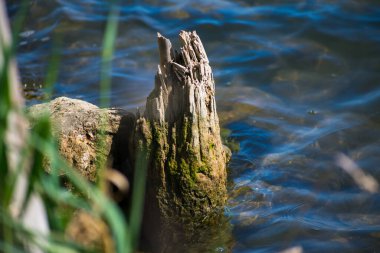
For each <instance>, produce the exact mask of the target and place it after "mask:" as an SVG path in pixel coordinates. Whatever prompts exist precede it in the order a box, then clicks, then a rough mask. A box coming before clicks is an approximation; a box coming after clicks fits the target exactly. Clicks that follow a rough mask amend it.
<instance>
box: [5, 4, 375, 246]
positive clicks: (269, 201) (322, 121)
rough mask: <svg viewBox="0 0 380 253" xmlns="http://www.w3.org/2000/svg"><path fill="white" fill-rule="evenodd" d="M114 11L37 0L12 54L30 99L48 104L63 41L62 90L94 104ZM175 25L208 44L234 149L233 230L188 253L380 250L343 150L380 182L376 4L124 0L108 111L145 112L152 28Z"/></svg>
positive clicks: (370, 198)
mask: <svg viewBox="0 0 380 253" xmlns="http://www.w3.org/2000/svg"><path fill="white" fill-rule="evenodd" d="M11 2H12V1H11ZM11 2H10V3H9V4H8V6H9V12H10V13H11V14H12V15H13V14H14V13H15V11H16V10H17V8H16V7H17V4H14V3H11ZM107 12H108V5H107V4H106V3H105V1H100V0H91V1H84V0H75V1H62V0H56V1H42V0H35V1H31V3H30V7H29V14H28V17H27V20H26V22H25V25H24V27H23V30H22V33H21V34H20V41H19V46H18V61H19V66H20V72H21V76H22V81H23V84H24V85H25V92H26V94H27V95H28V98H29V99H28V104H34V103H37V102H39V101H40V99H41V97H43V93H44V87H45V86H44V85H45V84H44V78H45V72H46V68H47V67H48V65H49V64H48V62H49V55H50V54H51V49H52V48H53V46H54V45H56V43H55V41H56V38H60V39H61V42H60V48H61V49H60V51H59V52H60V56H61V65H60V74H59V78H58V81H57V84H56V85H55V89H54V96H55V97H57V96H69V97H72V98H80V99H84V100H86V101H89V102H92V103H95V104H97V103H99V100H100V98H99V92H98V83H99V66H100V50H101V42H102V33H103V31H104V27H105V19H106V16H107ZM180 30H196V31H197V32H198V34H199V35H200V37H201V39H202V40H203V43H204V45H205V48H206V50H207V53H208V56H209V59H210V61H211V65H212V67H213V71H214V76H215V80H216V90H217V104H218V110H219V115H220V119H221V122H222V124H223V126H224V127H225V128H228V129H229V130H230V131H231V137H230V138H231V139H233V140H234V141H235V142H237V143H238V144H239V145H240V149H239V151H236V152H235V153H234V155H233V158H232V161H231V163H230V166H229V175H230V185H229V192H230V200H229V203H228V205H227V207H226V216H227V217H228V218H229V224H230V225H229V226H228V227H229V228H228V229H222V230H221V231H222V232H220V233H224V234H222V235H220V236H216V237H215V238H214V237H213V238H209V239H208V240H206V245H205V243H204V242H197V240H195V241H194V242H193V244H192V245H191V247H192V250H193V252H205V251H210V252H226V251H228V250H232V251H233V252H239V253H243V252H244V253H245V252H279V251H282V250H286V249H292V250H293V252H302V251H303V252H322V251H323V252H336V251H338V250H340V251H341V252H379V251H380V211H379V210H380V195H379V193H370V192H368V191H366V190H363V189H362V188H361V187H360V185H359V184H357V183H356V181H355V180H354V179H353V178H352V177H351V176H350V174H349V173H347V172H346V171H345V170H343V169H342V168H340V167H339V166H337V163H336V156H337V154H338V153H340V152H343V153H344V154H346V155H347V156H348V157H350V158H351V159H353V160H354V161H355V162H356V163H357V165H358V166H360V168H361V169H362V170H363V171H364V172H365V173H366V175H367V176H368V175H370V176H372V177H373V178H374V179H376V180H380V168H379V164H380V155H379V154H380V3H379V2H378V1H370V0H355V1H354V0H340V1H339V0H338V1H330V0H314V1H312V0H310V1H279V0H278V1H276V0H270V1H269V0H266V1H262V0H260V1H248V0H246V1H244V0H240V1H233V0H220V1H210V0H197V1H194V0H192V1H190V0H188V1H172V0H171V1H170V0H167V1H154V0H150V1H135V3H125V4H123V5H122V8H121V18H120V27H119V33H118V39H117V45H116V55H115V59H114V61H113V63H114V65H113V66H114V68H113V72H112V77H113V82H112V90H111V92H110V94H108V95H107V96H109V97H111V101H112V105H113V106H117V107H122V108H125V109H128V110H134V109H135V108H136V107H139V106H142V105H143V104H144V101H145V98H146V96H147V95H148V93H149V91H150V90H151V89H152V87H153V77H154V74H155V71H156V65H157V63H158V53H157V48H156V40H155V36H156V32H160V33H162V34H164V35H165V36H166V37H168V38H171V39H175V38H176V37H177V34H178V32H179V31H180ZM176 43H177V42H176ZM177 46H178V44H177ZM40 86H41V87H42V89H41V88H39V87H40ZM213 229H215V228H213ZM214 234H215V233H214ZM204 236H205V237H207V233H206V235H204ZM221 238H222V239H221ZM225 238H228V239H225ZM173 243H174V242H173ZM177 244H178V245H177V246H176V249H177V250H178V251H183V249H181V247H184V246H183V245H182V244H181V242H178V243H177ZM181 245H182V246H181ZM187 246H189V245H187ZM187 246H186V247H187Z"/></svg>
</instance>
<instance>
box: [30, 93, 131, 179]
mask: <svg viewBox="0 0 380 253" xmlns="http://www.w3.org/2000/svg"><path fill="white" fill-rule="evenodd" d="M29 113H30V115H31V117H32V118H37V117H39V116H41V115H43V114H44V113H48V114H49V115H50V118H51V120H52V124H53V134H54V135H55V136H56V138H57V139H58V146H59V151H60V153H61V155H62V156H63V157H64V158H65V159H66V160H67V161H68V163H69V164H70V165H72V166H73V167H74V168H76V169H77V170H78V171H79V172H80V173H81V174H82V175H83V176H84V177H85V178H87V179H88V180H90V181H93V182H94V181H96V179H97V176H98V174H97V163H98V161H99V160H100V159H104V160H107V159H108V160H109V161H110V160H115V159H117V160H118V161H119V162H120V163H122V162H125V161H122V160H123V158H120V156H121V157H122V156H124V158H125V159H127V154H128V152H129V151H128V145H129V144H128V136H129V134H128V128H131V126H128V122H133V121H134V116H133V115H132V114H129V113H126V112H124V111H122V110H116V109H100V108H98V107H97V106H95V105H92V104H90V103H87V102H85V101H81V100H77V99H70V98H66V97H59V98H57V99H54V100H52V101H51V102H49V103H44V104H38V105H35V106H32V107H31V108H30V109H29ZM126 118H128V119H129V120H125V119H126ZM102 119H104V120H102ZM121 122H123V123H122V124H121ZM101 130H102V131H104V133H105V135H104V139H103V143H102V144H101V145H100V144H99V133H100V131H101ZM118 145H120V146H123V150H125V151H126V152H125V153H124V155H122V154H120V152H113V153H114V154H112V156H110V153H111V149H117V148H116V146H118ZM112 162H114V161H112Z"/></svg>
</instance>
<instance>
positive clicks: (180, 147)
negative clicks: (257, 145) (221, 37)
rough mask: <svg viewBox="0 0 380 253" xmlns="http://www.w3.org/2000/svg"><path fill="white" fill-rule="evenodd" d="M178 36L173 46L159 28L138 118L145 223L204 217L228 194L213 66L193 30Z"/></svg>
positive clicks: (137, 136)
mask: <svg viewBox="0 0 380 253" xmlns="http://www.w3.org/2000/svg"><path fill="white" fill-rule="evenodd" d="M179 39H180V41H181V44H182V47H181V48H180V50H179V51H174V50H173V49H172V47H171V43H170V41H169V40H168V39H166V38H164V37H163V36H161V35H160V34H158V46H159V51H160V64H159V65H158V70H157V74H156V76H155V88H154V90H153V91H152V92H151V94H150V95H149V97H148V98H147V102H146V109H145V113H144V115H143V116H142V117H140V118H139V119H138V121H137V124H136V132H135V134H136V138H135V140H136V144H137V147H140V148H141V147H145V148H146V150H147V154H146V155H147V159H148V181H147V210H146V212H147V214H146V216H147V217H146V221H145V222H146V223H147V224H149V225H148V226H149V227H153V226H161V227H162V226H165V225H166V224H168V223H171V222H172V221H181V220H182V222H184V223H186V222H194V223H197V222H198V223H199V222H202V221H203V220H206V219H207V217H210V216H212V215H213V214H215V213H216V212H217V211H220V210H221V209H222V207H223V205H224V204H225V201H226V197H227V194H226V178H227V175H226V154H225V150H224V148H223V145H222V142H221V138H220V129H219V120H218V115H217V112H216V103H215V83H214V79H213V74H212V70H211V67H210V65H209V61H208V58H207V55H206V52H205V50H204V48H203V45H202V42H201V40H200V38H199V37H198V35H197V34H196V32H185V31H182V32H181V33H180V34H179ZM157 214H159V215H158V216H157ZM147 229H148V228H147Z"/></svg>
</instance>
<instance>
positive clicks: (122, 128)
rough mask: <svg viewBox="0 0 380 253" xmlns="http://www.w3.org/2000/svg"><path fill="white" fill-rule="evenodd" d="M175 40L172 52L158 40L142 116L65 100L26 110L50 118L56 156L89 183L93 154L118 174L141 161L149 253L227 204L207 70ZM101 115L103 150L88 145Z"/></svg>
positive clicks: (201, 52) (190, 46)
mask: <svg viewBox="0 0 380 253" xmlns="http://www.w3.org/2000/svg"><path fill="white" fill-rule="evenodd" d="M179 39H180V42H181V44H182V47H181V48H180V49H179V50H178V51H177V50H173V48H172V46H171V42H170V41H169V40H168V39H166V38H165V37H163V36H162V35H160V34H158V38H157V40H158V47H159V54H160V63H159V65H158V70H157V74H156V76H155V87H154V89H153V91H152V92H151V93H150V95H149V96H148V98H147V101H146V107H145V111H144V112H143V113H142V114H140V113H137V115H133V114H130V113H125V112H123V111H120V110H115V109H99V108H98V107H96V106H94V105H91V104H89V103H87V102H83V101H80V100H73V99H68V98H58V99H55V100H53V101H51V102H50V103H47V104H43V105H37V106H33V107H32V108H31V109H30V111H31V112H32V114H34V115H36V114H38V113H39V112H40V111H42V108H46V109H47V110H48V111H49V112H50V114H51V118H52V121H53V125H54V126H55V135H56V137H58V141H59V144H60V145H59V148H60V152H61V153H62V155H63V156H64V157H65V158H66V159H67V160H68V161H69V162H70V164H72V165H73V166H74V167H76V168H77V169H78V170H79V171H80V172H81V174H82V175H84V176H85V177H87V178H88V179H89V180H91V181H94V180H95V178H96V176H97V174H96V159H98V158H97V157H98V155H100V156H106V157H108V158H109V160H112V161H113V165H114V166H113V167H115V168H116V169H122V170H123V169H124V168H125V167H129V168H134V167H135V165H136V159H137V157H141V155H142V156H143V157H144V159H145V161H146V164H147V172H148V175H147V183H146V184H147V190H146V201H145V203H146V204H145V213H144V227H143V234H144V239H146V240H147V241H148V244H150V246H148V249H149V250H153V251H162V248H161V250H159V249H157V250H154V247H156V246H158V245H159V244H160V241H161V240H163V239H164V238H165V237H166V238H165V240H170V239H171V237H170V236H168V234H165V233H167V232H168V231H170V230H171V228H173V227H175V228H178V227H185V228H184V229H185V230H186V231H191V230H193V228H194V227H195V226H197V225H199V224H204V223H205V222H209V221H210V220H213V221H211V222H215V219H214V218H215V217H220V215H223V207H224V204H225V202H226V199H227V190H226V180H227V173H226V163H227V159H228V157H229V156H230V153H229V152H227V151H226V149H225V147H224V146H223V145H222V141H221V137H220V127H219V119H218V115H217V111H216V103H215V82H214V78H213V74H212V70H211V67H210V65H209V60H208V58H207V55H206V52H205V49H204V47H203V45H202V42H201V40H200V38H199V37H198V35H197V34H196V32H195V31H194V32H185V31H181V32H180V34H179ZM101 115H106V119H107V121H106V122H105V125H104V126H103V127H102V128H103V129H105V133H106V138H105V140H106V141H105V146H104V147H103V149H104V150H98V149H97V146H96V144H95V142H96V140H97V134H98V132H99V129H100V126H99V123H100V122H101ZM110 158H111V159H110ZM136 169H139V168H136ZM130 179H131V178H130ZM216 222H217V221H216ZM169 242H170V241H169Z"/></svg>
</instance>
